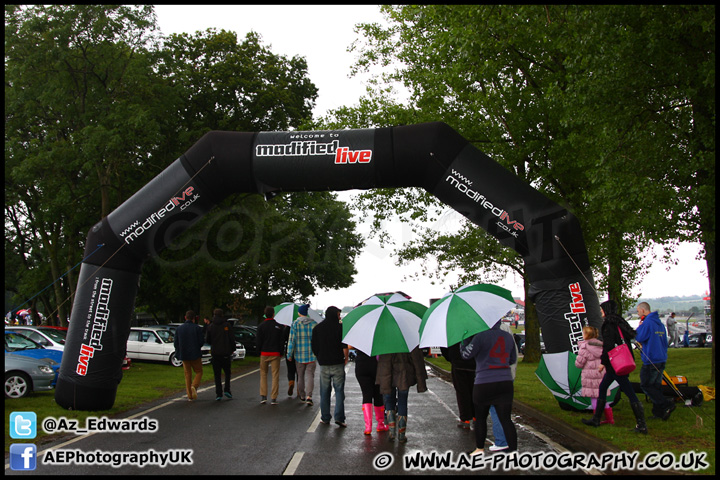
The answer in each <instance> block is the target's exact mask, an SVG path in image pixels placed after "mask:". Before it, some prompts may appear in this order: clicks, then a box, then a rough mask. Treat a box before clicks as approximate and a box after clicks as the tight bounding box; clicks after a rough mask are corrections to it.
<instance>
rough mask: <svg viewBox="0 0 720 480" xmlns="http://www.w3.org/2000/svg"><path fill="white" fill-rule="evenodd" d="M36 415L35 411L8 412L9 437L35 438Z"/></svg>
mask: <svg viewBox="0 0 720 480" xmlns="http://www.w3.org/2000/svg"><path fill="white" fill-rule="evenodd" d="M36 435H37V415H35V412H12V413H11V414H10V438H27V439H31V438H35V436H36Z"/></svg>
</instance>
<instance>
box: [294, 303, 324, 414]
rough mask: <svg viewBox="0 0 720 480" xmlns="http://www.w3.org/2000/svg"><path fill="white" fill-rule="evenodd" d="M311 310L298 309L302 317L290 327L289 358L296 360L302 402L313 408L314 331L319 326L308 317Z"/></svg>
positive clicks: (303, 306) (307, 306) (305, 308)
mask: <svg viewBox="0 0 720 480" xmlns="http://www.w3.org/2000/svg"><path fill="white" fill-rule="evenodd" d="M309 308H310V305H308V304H305V305H302V306H300V307H299V308H298V314H299V315H300V316H299V317H298V318H297V319H296V320H295V321H294V322H293V324H292V326H291V327H290V338H289V339H288V348H287V358H288V359H290V360H293V359H294V360H295V365H297V374H298V382H297V386H298V397H299V398H300V401H301V402H305V403H307V405H308V406H309V407H312V405H313V401H312V392H313V387H314V386H315V366H316V363H315V362H316V360H317V359H316V358H315V354H313V352H312V330H313V328H315V325H317V322H316V321H315V320H313V319H312V318H310V317H308V316H307V314H308V309H309ZM306 394H307V396H306Z"/></svg>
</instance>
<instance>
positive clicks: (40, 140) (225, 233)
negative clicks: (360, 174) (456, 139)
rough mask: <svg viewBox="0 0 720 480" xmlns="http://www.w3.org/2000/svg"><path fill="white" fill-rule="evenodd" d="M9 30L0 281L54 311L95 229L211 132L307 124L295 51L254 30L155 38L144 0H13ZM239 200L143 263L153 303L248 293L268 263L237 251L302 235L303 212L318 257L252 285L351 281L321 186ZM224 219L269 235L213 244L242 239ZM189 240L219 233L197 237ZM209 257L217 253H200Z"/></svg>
mask: <svg viewBox="0 0 720 480" xmlns="http://www.w3.org/2000/svg"><path fill="white" fill-rule="evenodd" d="M5 26H6V28H5V73H6V87H5V200H6V204H5V246H6V248H5V258H6V265H8V266H12V267H13V269H12V271H10V272H9V271H8V270H7V269H6V274H5V280H6V285H11V288H13V289H14V291H16V292H17V293H16V297H15V298H16V299H18V303H21V302H22V301H24V300H26V299H30V298H33V302H42V303H44V305H45V313H46V314H48V313H49V312H52V313H50V315H51V316H52V317H54V316H55V315H54V314H55V313H58V314H59V316H60V318H61V319H62V320H63V321H65V319H66V318H68V317H69V315H68V312H69V309H70V306H71V305H72V303H73V301H72V294H73V292H74V288H75V285H76V283H77V273H76V272H75V271H74V267H75V266H78V265H79V264H80V263H81V261H82V260H83V258H82V251H83V248H84V246H85V245H84V243H85V238H86V235H87V232H88V231H89V230H90V228H91V227H92V226H93V225H94V224H96V223H97V222H98V221H100V220H101V219H102V218H104V217H106V216H107V215H108V213H110V212H111V211H112V210H114V209H115V208H116V207H117V206H119V205H121V204H122V203H123V202H124V201H125V200H126V199H128V198H129V197H130V196H131V195H133V194H134V193H135V192H136V191H138V190H139V189H140V187H142V186H143V185H145V184H146V183H147V182H148V181H149V180H151V179H152V178H154V177H155V176H157V175H158V174H159V173H160V172H161V171H163V170H164V169H165V168H166V167H167V165H168V163H169V162H171V161H173V160H174V159H176V158H178V157H179V156H180V155H181V154H182V153H184V152H185V151H187V149H188V148H189V147H190V146H192V144H193V143H195V142H196V141H197V140H199V139H200V137H201V136H202V135H203V134H204V133H206V132H207V131H209V130H213V129H220V130H238V131H257V130H291V129H297V128H301V127H302V126H303V125H304V124H309V120H310V116H311V111H312V107H313V104H314V101H315V98H316V96H317V88H316V87H315V86H314V84H313V83H312V82H311V81H310V79H309V78H308V76H307V64H306V62H305V60H304V59H303V58H300V57H293V58H291V59H288V58H286V57H284V56H279V55H275V54H273V53H272V52H271V51H270V50H269V49H268V48H266V47H264V46H263V45H262V44H261V41H260V36H259V35H258V34H255V33H251V34H249V35H248V36H247V37H246V39H245V41H243V42H238V41H237V38H236V36H235V34H232V33H229V32H225V31H221V32H215V31H214V30H210V31H207V32H198V33H196V34H194V35H190V34H182V35H173V36H171V37H169V38H162V37H159V36H157V35H154V30H155V28H156V26H155V18H154V13H153V9H152V7H151V6H142V7H127V6H101V5H52V6H32V7H22V8H20V7H16V6H7V7H6V9H5ZM293 198H294V197H293ZM240 200H241V201H242V204H240V205H237V206H236V205H234V202H237V201H238V198H234V199H228V200H227V201H226V202H224V203H222V204H221V205H219V206H218V209H217V210H216V213H215V215H214V216H213V215H210V216H208V218H207V219H206V220H205V222H204V223H199V224H198V225H196V226H195V227H196V228H195V229H194V230H192V231H190V232H187V235H185V236H184V237H180V238H178V239H177V242H176V244H175V245H173V246H172V247H171V248H170V249H168V250H167V251H166V252H163V256H162V257H161V258H159V259H157V260H156V261H154V262H152V261H151V262H146V264H145V266H144V269H143V275H142V280H141V284H142V288H143V290H141V300H142V299H143V298H144V303H145V304H146V305H152V310H153V311H154V312H156V313H157V312H161V313H164V314H165V315H166V316H167V317H168V318H179V316H180V314H181V313H182V312H184V311H185V310H187V309H188V308H190V307H192V308H193V309H195V310H198V311H200V309H199V308H198V306H202V308H203V309H204V308H207V310H204V311H207V312H208V313H209V310H210V308H211V307H210V306H222V305H224V304H225V302H227V301H228V296H229V295H230V292H231V291H233V290H237V289H242V290H243V292H250V290H251V289H250V288H249V286H248V284H247V283H243V282H244V280H245V278H250V277H251V276H252V275H254V274H256V272H255V270H254V269H253V268H266V269H267V268H268V266H272V265H275V264H273V262H271V261H266V263H267V265H264V267H263V265H262V264H261V265H256V264H253V263H249V264H245V265H243V266H242V268H243V272H244V274H245V275H244V276H238V275H237V273H236V269H237V268H238V266H237V263H238V262H239V261H240V260H241V259H242V257H243V255H244V252H246V251H248V252H253V254H258V255H260V254H262V255H265V254H266V252H262V248H266V247H268V246H273V245H274V244H273V241H275V242H277V239H273V237H272V235H279V233H278V232H282V231H286V230H292V229H297V230H300V229H301V227H300V223H301V222H300V218H302V219H303V221H304V222H306V223H309V224H311V226H312V233H313V235H314V236H315V237H316V241H315V246H316V247H317V251H316V252H314V254H315V257H313V258H311V259H310V260H309V261H305V262H304V263H303V262H298V263H297V265H296V266H297V268H298V270H297V271H296V272H294V274H295V276H293V275H290V274H287V275H285V276H284V277H282V276H280V275H277V276H276V279H275V280H274V283H273V282H271V283H269V282H267V281H266V282H265V283H264V284H266V285H268V286H269V289H268V290H267V291H264V292H263V291H262V289H257V288H256V289H255V290H252V291H253V292H254V293H255V294H257V295H261V294H262V295H265V297H263V298H266V297H267V295H271V294H273V293H278V292H283V291H287V292H289V293H295V294H298V295H309V294H311V293H312V291H313V288H315V287H316V286H317V285H328V286H330V285H347V284H348V283H349V282H351V281H352V275H353V273H354V268H353V267H352V263H353V261H354V258H355V256H356V254H357V249H358V248H359V246H360V239H359V237H357V235H356V234H355V233H354V223H353V222H352V221H351V220H350V215H349V213H348V212H347V207H345V206H344V205H342V204H340V203H339V202H337V201H335V199H334V197H333V196H332V195H331V194H327V193H323V194H318V195H305V196H303V195H302V194H299V195H298V197H297V199H295V200H288V199H285V197H279V198H277V199H276V200H275V201H274V202H272V203H270V204H267V203H265V202H263V201H262V200H261V199H260V197H259V196H258V195H246V196H245V198H244V199H240ZM276 207H277V210H276ZM324 209H326V210H324ZM323 212H324V213H323ZM301 213H302V215H301ZM283 222H285V223H283ZM266 224H267V225H266ZM203 228H205V230H203ZM266 228H268V229H270V230H269V231H266V230H265V229H266ZM273 228H274V229H276V230H273ZM303 228H306V227H303ZM234 229H240V230H241V231H246V232H251V231H254V232H257V233H258V238H265V239H266V242H267V243H265V244H263V243H261V244H257V245H255V244H248V243H247V241H246V242H245V243H243V242H242V241H240V244H239V247H238V248H239V249H238V248H236V247H235V246H232V245H231V246H229V247H227V250H223V249H224V248H226V246H227V245H226V243H227V242H234V241H236V239H235V238H234V237H237V234H236V233H235V230H234ZM330 229H331V230H330ZM225 237H228V238H229V239H225ZM331 238H332V239H333V241H326V239H331ZM198 240H202V241H205V240H217V242H216V243H215V244H213V245H210V246H205V247H204V246H202V245H200V244H198V243H197V241H198ZM223 242H225V243H223ZM188 246H189V247H190V248H188ZM339 246H342V247H343V248H338V247H339ZM193 247H194V248H195V250H194V251H193V250H192V248H193ZM99 248H103V247H99ZM243 248H245V249H246V250H242V249H243ZM278 251H279V252H280V253H283V254H285V253H286V252H289V250H287V248H285V249H280V250H278ZM203 252H210V253H208V255H209V257H206V259H207V258H209V259H211V260H213V261H212V262H209V263H203V262H202V259H201V258H198V253H200V254H203ZM258 252H259V253H258ZM274 252H275V251H274ZM91 255H92V253H91ZM213 255H219V257H218V258H220V260H219V261H215V260H216V259H215V257H213ZM248 258H250V257H248ZM321 259H322V260H325V261H327V262H330V263H328V264H321V261H320V260H321ZM193 262H195V263H193ZM332 263H334V264H335V265H337V267H336V268H334V269H333V268H332V265H331V264H332ZM187 265H189V266H190V267H192V268H190V267H187ZM183 267H184V268H183ZM63 272H66V274H64V273H63ZM209 279H223V281H222V282H219V283H212V282H209V281H208V280H209ZM283 281H287V282H290V283H291V285H289V286H286V285H282V282H283ZM293 282H294V283H293ZM48 285H52V289H51V290H48V291H46V292H45V293H41V294H39V295H36V293H37V292H41V291H42V290H43V289H44V288H45V287H46V286H48ZM49 292H52V295H49V294H48V293H49ZM307 292H310V293H307ZM263 306H264V305H263Z"/></svg>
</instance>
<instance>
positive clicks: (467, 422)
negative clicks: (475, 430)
mask: <svg viewBox="0 0 720 480" xmlns="http://www.w3.org/2000/svg"><path fill="white" fill-rule="evenodd" d="M457 426H458V428H467V429H469V428H470V420H465V421H462V420H458V423H457Z"/></svg>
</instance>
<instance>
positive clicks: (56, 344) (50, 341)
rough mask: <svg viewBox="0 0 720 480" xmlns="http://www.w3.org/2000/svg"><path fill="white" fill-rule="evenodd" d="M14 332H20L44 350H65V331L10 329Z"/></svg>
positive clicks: (39, 328) (40, 327)
mask: <svg viewBox="0 0 720 480" xmlns="http://www.w3.org/2000/svg"><path fill="white" fill-rule="evenodd" d="M12 330H13V331H15V332H20V333H22V334H23V335H25V336H26V337H28V338H29V339H30V340H34V341H36V342H37V343H39V344H40V345H42V346H43V347H45V348H49V349H51V350H60V351H61V352H62V351H63V350H65V337H66V336H67V329H65V330H59V329H56V328H52V327H44V326H38V327H25V326H17V327H12Z"/></svg>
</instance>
